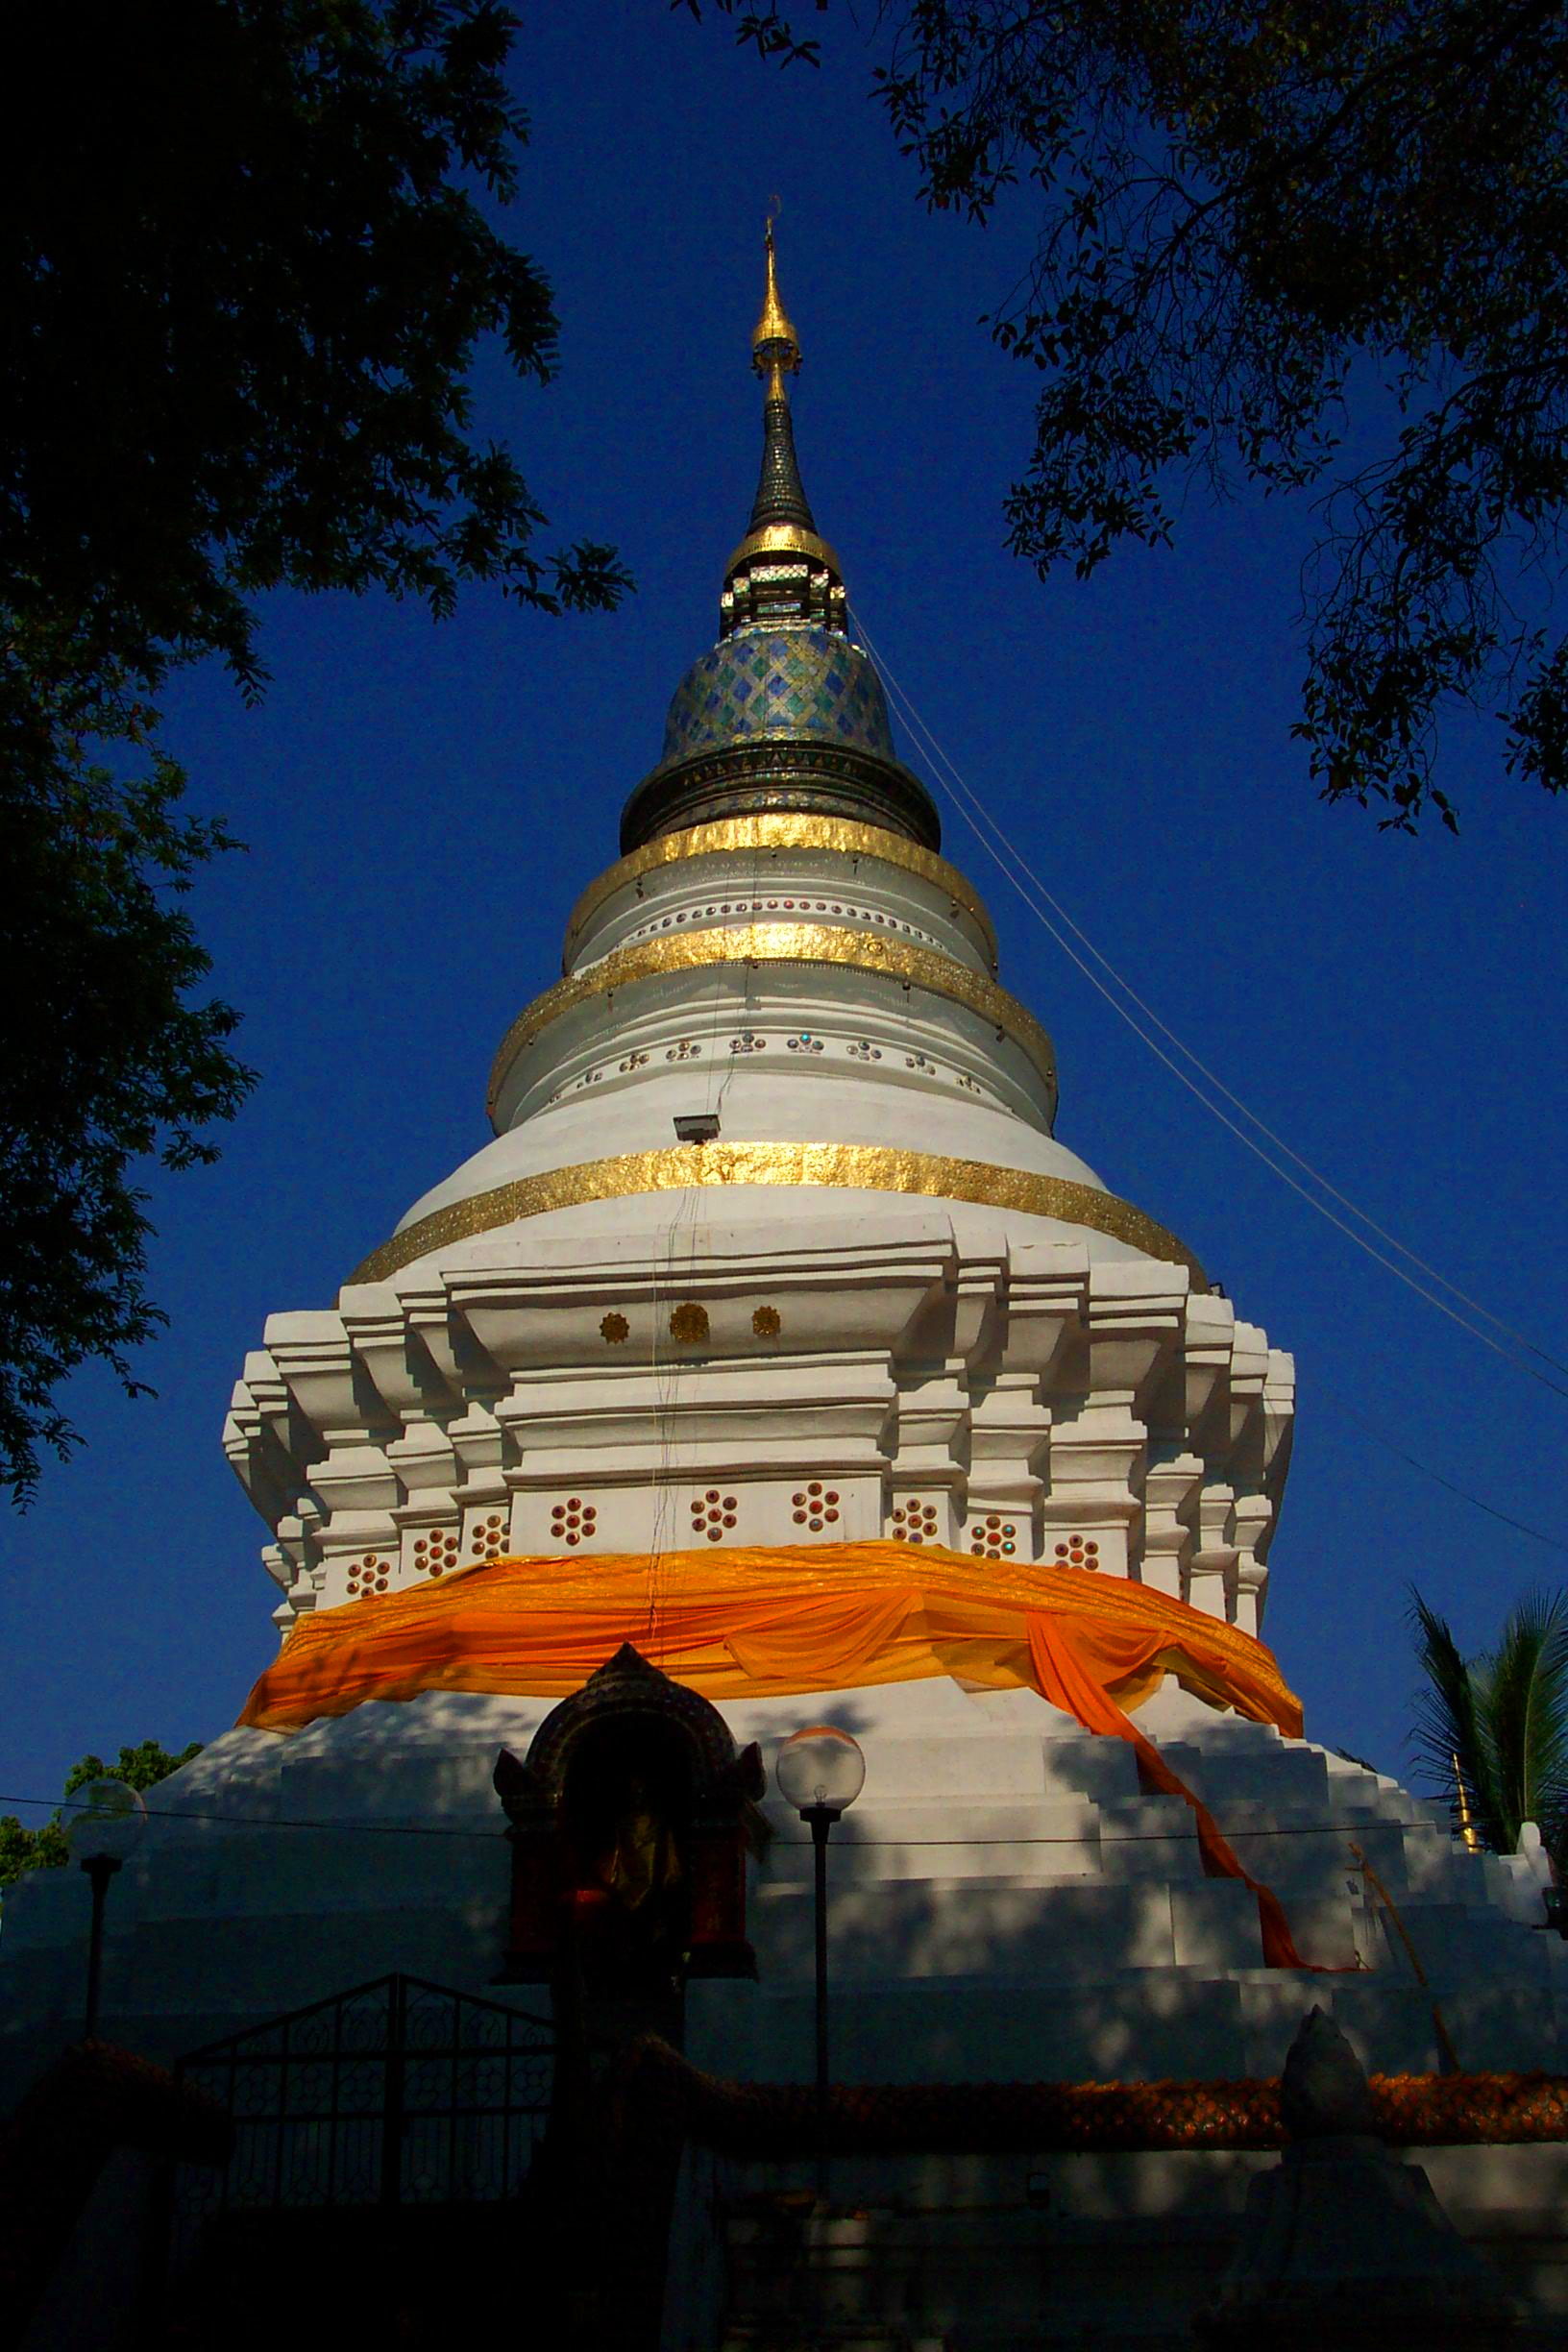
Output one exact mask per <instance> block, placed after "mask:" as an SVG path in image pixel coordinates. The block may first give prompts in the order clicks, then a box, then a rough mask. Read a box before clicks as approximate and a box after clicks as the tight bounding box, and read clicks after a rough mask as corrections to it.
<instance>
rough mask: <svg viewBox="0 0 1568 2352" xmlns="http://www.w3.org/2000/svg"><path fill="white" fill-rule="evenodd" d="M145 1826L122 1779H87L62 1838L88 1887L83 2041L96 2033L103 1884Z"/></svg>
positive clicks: (136, 1798) (105, 1887) (134, 1796)
mask: <svg viewBox="0 0 1568 2352" xmlns="http://www.w3.org/2000/svg"><path fill="white" fill-rule="evenodd" d="M146 1826H147V1808H146V1806H145V1805H144V1804H143V1803H142V1801H141V1799H140V1797H139V1796H138V1795H137V1793H136V1791H135V1789H134V1788H132V1787H130V1786H129V1785H128V1783H127V1782H125V1781H124V1780H89V1781H88V1782H87V1784H86V1788H85V1789H84V1790H83V1792H82V1798H81V1804H80V1809H79V1810H78V1811H77V1813H76V1814H75V1816H74V1817H73V1819H72V1820H71V1822H70V1823H69V1825H67V1827H66V1831H65V1839H66V1843H67V1844H68V1846H69V1847H70V1850H71V1852H72V1853H73V1854H74V1855H75V1857H76V1859H77V1862H78V1863H79V1864H80V1866H81V1868H82V1869H83V1870H85V1871H86V1874H87V1880H88V1883H89V1885H90V1886H91V1888H92V1926H91V1929H90V1931H89V1934H88V1939H87V2020H86V2040H87V2041H89V2042H90V2041H92V2040H93V2039H94V2037H95V2036H96V2034H97V2031H98V1991H99V1986H100V1984H101V1982H102V1978H103V1972H104V1903H105V1901H106V1899H107V1898H108V1895H109V1882H110V1879H111V1878H112V1877H113V1875H114V1874H115V1872H116V1871H118V1870H120V1869H122V1868H123V1867H124V1865H125V1862H126V1860H127V1858H128V1857H129V1855H130V1854H131V1852H132V1851H133V1850H134V1849H135V1844H136V1841H137V1839H138V1838H139V1837H140V1835H141V1833H142V1831H143V1829H145V1828H146Z"/></svg>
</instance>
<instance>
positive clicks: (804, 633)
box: [660, 628, 894, 766]
mask: <svg viewBox="0 0 1568 2352" xmlns="http://www.w3.org/2000/svg"><path fill="white" fill-rule="evenodd" d="M759 735H782V736H803V737H806V738H809V739H811V740H814V741H818V742H823V741H825V742H828V743H845V744H854V745H856V746H857V747H858V748H860V749H861V750H863V751H876V752H880V753H881V754H882V756H883V758H885V759H892V758H893V756H894V751H893V729H892V726H891V724H890V723H889V720H888V705H887V702H886V699H885V698H884V696H883V693H882V687H881V683H880V681H879V679H878V678H877V675H876V673H875V671H874V670H873V669H872V668H871V665H870V662H869V661H868V660H867V658H866V656H865V654H864V653H862V652H861V651H860V650H859V649H858V648H857V647H855V646H852V645H850V644H849V642H848V640H847V639H846V638H844V637H840V636H836V635H835V634H833V632H832V631H830V630H828V629H815V628H754V629H742V630H740V631H738V632H737V634H736V635H735V636H733V637H726V638H725V640H724V641H723V644H722V645H716V646H714V647H713V648H712V649H710V650H709V651H708V652H706V653H703V654H701V655H700V656H699V657H698V660H696V661H695V662H693V664H692V666H691V668H690V669H689V670H688V671H687V673H686V675H685V676H684V677H683V678H682V679H681V681H680V684H679V685H678V686H677V687H676V689H675V696H674V701H673V702H672V703H671V705H670V716H669V718H668V719H667V720H666V722H665V728H664V753H663V758H662V760H661V763H660V764H661V766H667V765H668V764H669V763H670V762H671V761H672V760H678V759H686V758H688V757H689V756H690V755H691V754H692V753H693V752H694V751H712V750H715V749H717V748H718V747H720V746H721V745H722V744H730V743H746V742H748V741H749V740H750V739H752V738H753V737H755V736H759Z"/></svg>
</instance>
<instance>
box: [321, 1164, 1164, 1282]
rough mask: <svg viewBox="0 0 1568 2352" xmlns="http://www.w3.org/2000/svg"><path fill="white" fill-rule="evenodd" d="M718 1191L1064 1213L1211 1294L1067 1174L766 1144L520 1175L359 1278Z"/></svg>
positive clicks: (1115, 1208)
mask: <svg viewBox="0 0 1568 2352" xmlns="http://www.w3.org/2000/svg"><path fill="white" fill-rule="evenodd" d="M710 1185H824V1186H832V1187H837V1188H855V1189H863V1190H866V1191H869V1192H906V1193H923V1194H926V1195H928V1196H930V1197H932V1198H935V1199H940V1200H959V1201H973V1202H975V1203H977V1204H980V1205H982V1206H984V1207H987V1208H997V1209H1013V1210H1020V1211H1022V1212H1023V1213H1025V1214H1027V1215H1030V1216H1045V1217H1054V1218H1057V1219H1059V1220H1060V1221H1061V1222H1062V1223H1063V1224H1066V1225H1083V1226H1087V1227H1089V1228H1090V1231H1092V1232H1095V1233H1102V1234H1107V1235H1109V1236H1111V1237H1113V1238H1114V1239H1115V1240H1118V1241H1125V1242H1126V1243H1128V1245H1129V1246H1130V1247H1131V1248H1133V1249H1138V1250H1141V1251H1142V1252H1143V1253H1144V1254H1145V1256H1147V1257H1150V1258H1157V1259H1161V1260H1164V1262H1166V1263H1167V1264H1171V1265H1181V1266H1186V1267H1187V1268H1188V1271H1189V1272H1190V1274H1191V1276H1192V1280H1193V1283H1194V1286H1196V1287H1197V1288H1199V1289H1202V1290H1207V1288H1208V1286H1209V1285H1208V1277H1207V1275H1206V1274H1205V1273H1204V1271H1203V1268H1202V1266H1201V1265H1200V1264H1199V1263H1198V1262H1197V1260H1196V1259H1195V1258H1194V1257H1193V1256H1192V1254H1191V1252H1190V1251H1189V1250H1188V1248H1187V1247H1186V1246H1185V1244H1184V1243H1182V1242H1181V1241H1179V1240H1178V1239H1177V1238H1176V1236H1175V1235H1174V1234H1172V1233H1170V1232H1168V1231H1167V1230H1166V1228H1165V1227H1164V1225H1158V1224H1156V1222H1155V1220H1154V1219H1153V1218H1152V1217H1149V1216H1145V1215H1144V1213H1143V1212H1142V1211H1141V1210H1140V1209H1135V1208H1134V1207H1133V1205H1132V1203H1131V1202H1130V1201H1124V1200H1120V1199H1118V1198H1117V1196H1116V1195H1115V1193H1114V1192H1100V1191H1096V1190H1095V1189H1094V1188H1093V1187H1092V1186H1090V1185H1083V1184H1076V1183H1074V1182H1073V1181H1072V1180H1071V1179H1070V1178H1067V1177H1064V1176H1040V1175H1034V1174H1031V1173H1030V1172H1029V1170H1027V1169H1024V1168H1006V1167H995V1166H992V1165H990V1164H988V1163H987V1162H985V1161H981V1160H959V1159H952V1158H948V1157H946V1156H945V1155H943V1154H941V1153H937V1152H919V1151H901V1150H894V1149H893V1148H891V1147H889V1146H887V1145H884V1144H874V1143H766V1142H755V1143H722V1142H720V1143H706V1144H686V1145H682V1146H679V1147H676V1148H673V1149H671V1150H668V1151H648V1152H623V1153H620V1154H618V1155H617V1156H616V1157H614V1158H612V1159H607V1160H589V1161H584V1162H580V1163H579V1164H577V1165H576V1166H575V1167H565V1168H551V1169H550V1170H548V1171H547V1172H546V1173H544V1174H542V1175H538V1176H521V1177H518V1178H516V1179H514V1181H513V1182H512V1183H510V1184H504V1185H497V1186H496V1187H494V1188H493V1189H491V1190H490V1191H487V1192H476V1193H473V1194H471V1195H470V1196H469V1197H468V1198H467V1199H466V1200H460V1201H453V1202H451V1203H450V1204H449V1205H448V1206H447V1207H446V1208H444V1209H435V1210H432V1211H431V1213H429V1216H423V1217H421V1218H419V1219H418V1221H417V1222H416V1223H415V1224H412V1225H409V1226H406V1227H404V1230H403V1232H401V1233H398V1234H394V1235H393V1237H392V1238H391V1239H390V1240H389V1241H384V1242H382V1244H381V1246H380V1249H378V1250H373V1251H372V1252H371V1254H370V1256H369V1257H368V1258H367V1259H366V1260H365V1261H364V1262H363V1264H362V1265H358V1266H356V1267H355V1270H354V1272H353V1274H352V1275H351V1276H350V1277H349V1280H350V1282H351V1283H373V1282H384V1281H385V1280H386V1278H387V1276H388V1275H391V1274H395V1273H397V1272H398V1270H399V1269H400V1267H403V1266H405V1265H411V1264H412V1263H413V1262H414V1261H415V1260H416V1259H418V1258H423V1257H425V1256H427V1255H428V1254H429V1252H430V1251H432V1250H437V1249H443V1248H446V1247H447V1246H449V1245H450V1244H451V1243H453V1242H454V1241H465V1240H469V1239H472V1237H474V1236H475V1235H476V1234H482V1233H492V1232H494V1231H495V1230H496V1229H497V1228H498V1227H500V1226H502V1225H512V1224H516V1223H518V1222H519V1221H520V1220H522V1219H523V1218H526V1217H533V1216H545V1215H548V1214H549V1213H550V1212H551V1210H556V1209H573V1208H576V1207H578V1206H580V1205H581V1204H582V1203H583V1202H586V1201H600V1200H620V1199H624V1198H625V1197H626V1196H627V1195H628V1194H631V1193H638V1192H664V1191H672V1190H680V1189H685V1188H689V1187H694V1186H710Z"/></svg>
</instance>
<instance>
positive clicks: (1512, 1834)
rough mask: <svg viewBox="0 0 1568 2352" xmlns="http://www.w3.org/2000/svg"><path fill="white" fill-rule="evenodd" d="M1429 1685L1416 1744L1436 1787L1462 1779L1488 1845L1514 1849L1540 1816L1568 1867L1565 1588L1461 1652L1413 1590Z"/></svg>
mask: <svg viewBox="0 0 1568 2352" xmlns="http://www.w3.org/2000/svg"><path fill="white" fill-rule="evenodd" d="M1410 1627H1411V1630H1412V1631H1413V1633H1414V1634H1415V1637H1416V1655H1417V1657H1418V1658H1419V1660H1420V1663H1421V1669H1422V1672H1423V1673H1424V1674H1425V1676H1426V1678H1427V1680H1426V1687H1425V1688H1424V1689H1423V1690H1422V1692H1421V1693H1420V1696H1419V1698H1418V1699H1417V1702H1416V1734H1415V1749H1416V1752H1417V1754H1418V1756H1419V1757H1420V1759H1421V1761H1422V1763H1423V1764H1424V1765H1425V1766H1426V1768H1427V1771H1428V1773H1429V1774H1430V1776H1431V1778H1432V1781H1433V1786H1434V1787H1435V1788H1436V1789H1437V1790H1438V1791H1439V1792H1440V1793H1441V1794H1442V1795H1443V1796H1445V1797H1448V1798H1449V1799H1451V1800H1452V1799H1454V1798H1455V1797H1456V1795H1457V1791H1456V1788H1455V1776H1456V1775H1458V1777H1459V1778H1460V1779H1461V1780H1462V1782H1463V1784H1464V1790H1465V1794H1466V1796H1467V1797H1468V1799H1469V1802H1470V1809H1471V1814H1472V1817H1473V1820H1474V1825H1475V1827H1476V1830H1477V1832H1478V1834H1479V1835H1480V1837H1481V1839H1482V1843H1483V1844H1484V1845H1486V1846H1489V1847H1490V1848H1491V1849H1492V1850H1493V1851H1494V1852H1497V1853H1513V1852H1516V1851H1517V1850H1518V1845H1519V1830H1520V1825H1521V1824H1522V1823H1524V1822H1527V1821H1532V1822H1534V1823H1535V1824H1536V1825H1537V1826H1538V1827H1539V1829H1540V1832H1541V1836H1542V1838H1543V1839H1544V1841H1545V1843H1546V1845H1547V1847H1548V1849H1549V1850H1551V1852H1552V1855H1553V1858H1554V1860H1555V1861H1556V1864H1557V1867H1558V1868H1559V1869H1562V1868H1563V1867H1564V1865H1565V1864H1568V1592H1556V1593H1550V1594H1548V1593H1531V1594H1529V1595H1527V1596H1526V1598H1525V1599H1524V1600H1522V1601H1520V1602H1518V1603H1517V1604H1516V1605H1515V1606H1514V1607H1513V1608H1512V1609H1510V1610H1509V1612H1508V1615H1507V1619H1506V1620H1505V1622H1504V1626H1503V1630H1502V1633H1501V1634H1500V1636H1499V1638H1498V1642H1497V1647H1496V1648H1495V1649H1494V1650H1491V1651H1488V1652H1486V1653H1485V1654H1483V1655H1482V1656H1480V1657H1474V1658H1466V1657H1464V1656H1463V1655H1462V1654H1461V1653H1460V1651H1459V1647H1458V1643H1457V1642H1456V1640H1455V1638H1454V1634H1453V1631H1452V1629H1450V1627H1449V1626H1448V1624H1447V1622H1446V1621H1445V1620H1444V1619H1443V1618H1441V1617H1439V1616H1438V1615H1437V1614H1436V1612H1435V1611H1434V1610H1433V1609H1430V1608H1429V1607H1428V1606H1427V1604H1426V1603H1425V1602H1424V1601H1423V1600H1422V1598H1421V1596H1420V1594H1419V1593H1418V1592H1415V1591H1414V1590H1413V1589H1412V1592H1411V1595H1410Z"/></svg>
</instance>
